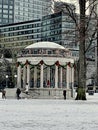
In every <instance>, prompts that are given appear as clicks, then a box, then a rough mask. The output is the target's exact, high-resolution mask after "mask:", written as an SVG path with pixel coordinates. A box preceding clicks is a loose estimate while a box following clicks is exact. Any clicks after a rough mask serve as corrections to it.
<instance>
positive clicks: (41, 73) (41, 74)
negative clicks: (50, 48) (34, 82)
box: [40, 64, 44, 88]
mask: <svg viewBox="0 0 98 130" xmlns="http://www.w3.org/2000/svg"><path fill="white" fill-rule="evenodd" d="M40 67H41V70H40V88H43V68H44V65H43V64H41V66H40Z"/></svg>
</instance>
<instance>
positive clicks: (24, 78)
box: [23, 66, 26, 88]
mask: <svg viewBox="0 0 98 130" xmlns="http://www.w3.org/2000/svg"><path fill="white" fill-rule="evenodd" d="M25 87H26V66H24V67H23V88H25Z"/></svg>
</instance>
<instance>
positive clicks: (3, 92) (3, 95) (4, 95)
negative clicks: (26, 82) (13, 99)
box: [2, 89, 6, 99]
mask: <svg viewBox="0 0 98 130" xmlns="http://www.w3.org/2000/svg"><path fill="white" fill-rule="evenodd" d="M2 99H6V91H5V90H4V89H3V90H2Z"/></svg>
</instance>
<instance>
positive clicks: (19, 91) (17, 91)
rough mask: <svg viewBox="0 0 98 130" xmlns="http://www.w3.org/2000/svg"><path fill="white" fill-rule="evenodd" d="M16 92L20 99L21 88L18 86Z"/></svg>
mask: <svg viewBox="0 0 98 130" xmlns="http://www.w3.org/2000/svg"><path fill="white" fill-rule="evenodd" d="M16 94H17V99H20V94H21V90H20V88H17V90H16Z"/></svg>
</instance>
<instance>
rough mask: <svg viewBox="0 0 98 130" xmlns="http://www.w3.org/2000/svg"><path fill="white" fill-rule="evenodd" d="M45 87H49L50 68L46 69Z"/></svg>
mask: <svg viewBox="0 0 98 130" xmlns="http://www.w3.org/2000/svg"><path fill="white" fill-rule="evenodd" d="M47 87H50V67H48V68H47Z"/></svg>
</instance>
